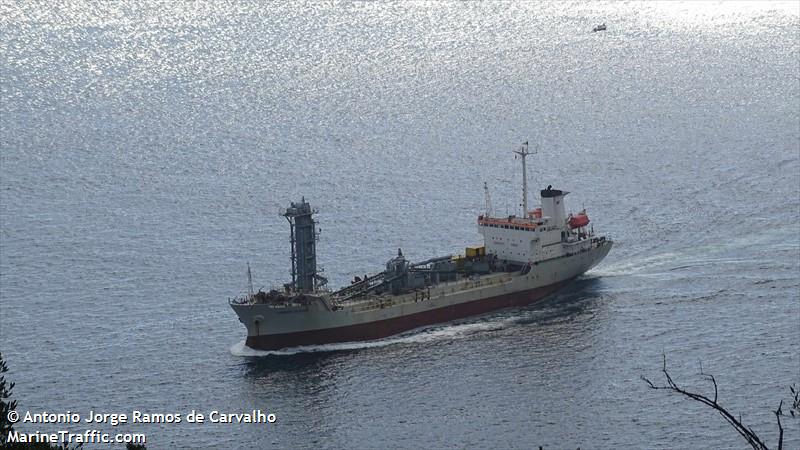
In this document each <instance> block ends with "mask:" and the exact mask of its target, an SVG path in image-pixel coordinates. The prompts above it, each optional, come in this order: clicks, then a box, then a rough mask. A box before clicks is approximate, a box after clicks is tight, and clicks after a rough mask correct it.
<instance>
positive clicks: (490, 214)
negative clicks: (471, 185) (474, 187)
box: [483, 181, 492, 217]
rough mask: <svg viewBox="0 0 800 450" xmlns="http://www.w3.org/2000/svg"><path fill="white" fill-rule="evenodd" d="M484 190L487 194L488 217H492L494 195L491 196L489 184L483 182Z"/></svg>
mask: <svg viewBox="0 0 800 450" xmlns="http://www.w3.org/2000/svg"><path fill="white" fill-rule="evenodd" d="M483 192H484V194H485V195H486V217H492V197H491V196H489V185H488V184H486V182H485V181H484V182H483Z"/></svg>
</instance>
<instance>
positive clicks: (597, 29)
mask: <svg viewBox="0 0 800 450" xmlns="http://www.w3.org/2000/svg"><path fill="white" fill-rule="evenodd" d="M598 31H606V24H605V22H604V23H601V24H600V25H598V26H596V27H594V28H593V29H592V32H593V33H597V32H598Z"/></svg>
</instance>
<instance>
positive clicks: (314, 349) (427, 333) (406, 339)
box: [230, 317, 518, 357]
mask: <svg viewBox="0 0 800 450" xmlns="http://www.w3.org/2000/svg"><path fill="white" fill-rule="evenodd" d="M517 322H518V318H516V317H512V318H503V319H500V318H492V320H488V321H481V322H471V323H457V324H449V325H447V324H446V325H439V326H435V327H427V328H422V329H418V330H412V331H409V332H407V333H403V334H400V335H397V336H392V337H388V338H384V339H378V340H374V341H358V342H339V343H334V344H322V345H307V346H302V347H291V348H285V349H281V350H256V349H254V348H250V347H248V346H247V345H245V341H244V340H242V341H240V342H238V343H236V344H234V345H233V346H232V347H231V349H230V351H231V354H233V355H234V356H241V357H248V356H288V355H296V354H298V353H320V352H337V351H350V350H362V349H368V348H376V347H388V346H391V345H401V344H422V343H428V342H433V341H439V340H452V339H460V338H466V337H470V336H472V335H474V334H477V333H485V332H489V331H498V330H502V329H504V328H507V327H508V326H510V325H513V324H515V323H517Z"/></svg>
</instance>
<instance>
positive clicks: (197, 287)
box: [0, 0, 800, 449]
mask: <svg viewBox="0 0 800 450" xmlns="http://www.w3.org/2000/svg"><path fill="white" fill-rule="evenodd" d="M600 23H605V24H606V25H607V27H608V30H607V31H604V32H597V33H593V32H592V28H593V27H594V26H596V25H598V24H600ZM0 56H2V65H1V66H0V70H1V72H0V82H1V83H2V84H1V85H0V100H1V101H2V105H0V351H2V356H3V359H4V360H5V361H6V363H7V364H8V365H9V367H10V372H9V373H8V374H7V378H8V379H10V380H12V381H14V382H16V386H15V388H14V390H13V393H14V398H16V399H17V400H18V401H19V407H18V408H19V409H20V410H21V411H27V410H30V411H38V412H41V411H50V412H66V411H68V410H69V411H72V412H78V413H80V414H81V415H84V416H85V415H86V414H88V412H89V411H90V410H93V411H96V412H97V411H100V412H108V413H127V414H129V416H130V414H131V411H133V410H139V411H144V412H151V413H180V414H182V415H183V417H184V420H183V422H182V423H180V424H157V425H141V424H131V423H128V424H124V425H119V426H117V427H112V426H110V425H106V426H100V427H99V429H100V430H102V431H106V432H114V433H116V432H127V431H131V432H145V433H146V434H147V445H148V448H150V449H167V448H270V447H272V448H281V449H283V448H520V449H528V448H537V447H538V446H540V445H541V446H544V447H546V448H577V447H581V448H608V449H617V448H743V447H745V446H746V442H745V441H744V440H743V439H742V438H741V437H740V436H739V435H737V434H736V432H735V431H734V430H733V429H732V428H731V427H730V426H729V425H728V424H727V423H726V422H725V421H724V420H723V419H722V418H721V417H720V416H719V415H718V414H717V413H715V412H714V411H712V410H711V409H710V408H708V407H706V406H703V405H700V404H699V403H695V402H692V401H691V400H688V399H684V398H681V397H679V396H677V395H670V394H669V393H667V392H664V391H654V390H651V389H648V387H647V385H646V383H645V382H644V381H643V380H642V379H641V377H642V376H646V377H649V378H651V379H653V380H654V381H657V382H662V381H663V377H662V374H661V372H660V371H661V368H662V363H663V359H662V358H663V357H664V356H666V363H667V367H668V369H669V370H670V373H671V374H672V376H673V378H674V379H675V380H676V381H677V382H678V383H679V384H680V385H681V386H685V387H687V388H690V389H694V390H697V391H699V392H701V393H705V394H707V395H713V387H712V386H711V384H710V382H709V381H708V380H706V379H705V378H703V377H702V376H701V374H700V370H701V365H702V370H703V372H704V373H711V374H714V375H715V376H716V380H717V382H718V383H719V401H720V403H721V404H722V405H723V406H725V407H727V408H728V409H729V410H730V411H732V412H734V413H735V414H737V416H738V414H741V416H742V419H743V421H744V422H745V423H746V424H748V425H749V426H752V428H753V429H754V430H755V431H756V432H757V433H758V434H759V435H761V436H762V438H764V440H765V441H766V442H767V443H768V445H770V446H776V444H777V431H778V430H777V425H776V423H775V417H774V415H773V411H774V410H775V409H776V408H777V406H778V404H779V402H780V401H781V400H782V399H783V400H784V407H783V408H784V411H785V412H787V405H786V402H788V400H789V395H790V392H789V386H790V385H791V384H792V383H798V384H800V3H797V2H789V3H769V2H744V3H721V2H712V3H701V2H687V3H678V2H667V3H658V2H646V3H637V2H624V3H622V2H621V3H598V2H590V3H584V2H557V3H540V2H531V3H527V2H518V3H514V2H512V3H506V2H503V3H494V2H453V3H450V2H431V3H418V2H392V3H384V2H368V3H367V2H365V3H361V2H356V3H353V2H318V3H308V4H305V3H298V2H286V3H263V2H238V1H234V2H161V1H154V2H140V1H131V0H122V1H118V2H99V3H98V2H86V3H84V2H82V1H78V0H72V1H68V2H59V3H56V2H25V1H11V0H3V1H0ZM523 141H529V142H530V143H531V148H532V149H533V148H537V149H538V153H537V154H536V155H535V156H534V157H532V158H530V159H529V180H530V184H531V186H532V189H531V191H532V192H533V193H536V192H537V191H538V189H540V188H542V187H544V186H546V185H548V184H552V185H553V186H554V187H557V188H560V189H564V190H567V191H570V192H571V194H570V195H569V196H568V197H567V203H568V205H567V206H568V207H569V208H571V209H572V210H580V209H581V208H583V207H585V208H586V209H587V210H588V213H589V216H590V217H591V219H592V224H593V225H594V228H595V231H597V232H602V233H606V234H607V235H608V236H609V237H610V238H611V239H613V240H614V241H615V246H614V248H613V250H612V251H611V253H610V254H609V256H608V257H607V259H606V260H605V261H604V262H603V263H602V264H600V265H599V266H598V267H596V268H595V269H593V270H592V271H590V272H589V273H587V274H586V275H585V276H583V277H582V278H580V279H579V280H578V281H576V282H575V283H573V284H572V285H571V286H569V287H568V288H565V289H564V290H562V291H560V292H559V293H557V294H555V295H553V296H552V297H550V298H548V299H547V300H544V301H542V302H541V303H538V304H535V305H533V306H530V307H528V308H524V309H515V310H504V311H499V312H496V313H494V314H489V315H485V316H481V317H476V318H472V319H469V320H464V321H461V322H458V323H453V324H443V325H439V326H435V327H431V328H428V329H424V330H418V331H415V332H411V333H407V334H404V335H401V336H396V337H392V338H388V339H385V340H381V341H376V342H368V343H347V344H337V345H329V346H322V347H311V348H299V349H291V350H286V351H277V352H260V351H254V350H251V349H248V348H246V347H244V345H243V340H244V336H245V329H244V327H243V326H242V324H240V323H239V322H238V320H237V318H236V315H235V314H234V313H233V311H232V310H231V309H230V307H229V306H228V304H227V301H228V299H229V298H230V297H233V296H236V295H238V294H240V293H242V292H243V291H244V290H245V288H246V286H247V284H246V283H247V277H246V268H247V264H248V263H249V264H250V266H251V268H252V273H253V277H254V280H255V281H254V282H255V285H256V288H259V287H263V288H265V289H268V288H270V287H271V286H274V285H279V284H280V283H282V282H285V281H286V280H287V279H288V277H289V261H290V260H289V229H288V225H287V223H286V220H285V219H284V218H283V217H280V215H279V211H280V208H281V207H285V206H287V205H288V203H289V202H290V201H292V200H295V201H296V200H298V199H300V198H301V196H304V197H305V199H306V200H308V201H309V202H311V203H312V205H313V206H314V207H315V208H317V209H318V210H319V213H318V215H317V219H318V221H319V227H320V228H321V229H322V233H321V238H320V242H319V244H318V251H319V260H320V264H321V265H322V266H323V267H324V269H325V275H326V276H327V277H328V278H329V279H330V280H331V286H333V287H336V286H342V285H345V284H347V283H348V281H349V280H350V279H351V278H352V277H353V275H360V274H363V273H365V272H376V271H379V270H381V269H382V267H383V264H384V263H385V262H386V261H387V260H388V259H389V258H391V257H392V256H393V255H394V254H395V253H396V251H397V249H398V248H402V249H403V252H404V254H405V255H406V256H407V257H408V258H409V259H411V260H415V261H419V260H423V259H427V258H429V257H432V256H437V255H442V254H449V253H455V252H459V251H463V247H464V246H466V245H474V244H476V243H480V242H481V241H480V239H481V238H480V235H479V234H478V233H477V227H476V216H477V215H478V214H480V213H482V212H483V210H484V193H483V183H484V182H487V183H488V186H489V189H490V193H491V197H492V203H493V206H494V210H495V211H496V212H498V213H500V214H506V213H514V212H516V211H517V210H518V209H519V206H518V205H519V203H520V200H521V188H520V185H521V169H520V166H519V161H518V160H517V161H515V160H514V158H513V154H512V150H514V149H516V148H518V146H519V145H520V144H521V143H522V142H523ZM532 196H533V198H538V196H535V195H534V194H532ZM252 409H261V410H263V411H265V412H271V413H275V414H276V415H277V422H276V423H274V424H259V425H253V424H211V423H205V424H191V423H187V422H186V421H185V417H186V414H187V413H188V412H190V411H191V410H196V411H198V412H205V413H208V412H210V411H212V410H219V411H224V412H232V413H240V412H249V411H250V410H252ZM784 424H785V426H786V433H787V435H786V440H787V442H786V444H785V445H786V447H785V448H800V419H791V418H790V417H789V416H788V415H787V417H785V418H784ZM65 427H66V429H68V430H72V431H74V432H82V431H83V430H84V429H85V428H88V427H86V426H85V425H84V424H80V425H66V426H64V425H62V426H57V425H35V424H21V425H18V428H19V429H20V430H23V431H28V432H33V431H35V430H37V429H38V430H41V431H45V430H49V431H52V430H58V429H64V428H65ZM96 447H99V448H105V447H104V446H88V448H96ZM117 448H121V446H118V447H117Z"/></svg>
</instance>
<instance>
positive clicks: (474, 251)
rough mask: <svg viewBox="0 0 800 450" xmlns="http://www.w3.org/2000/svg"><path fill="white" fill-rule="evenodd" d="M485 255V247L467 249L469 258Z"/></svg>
mask: <svg viewBox="0 0 800 450" xmlns="http://www.w3.org/2000/svg"><path fill="white" fill-rule="evenodd" d="M484 255H486V247H485V246H483V245H481V246H480V247H467V258H475V257H476V256H484Z"/></svg>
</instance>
